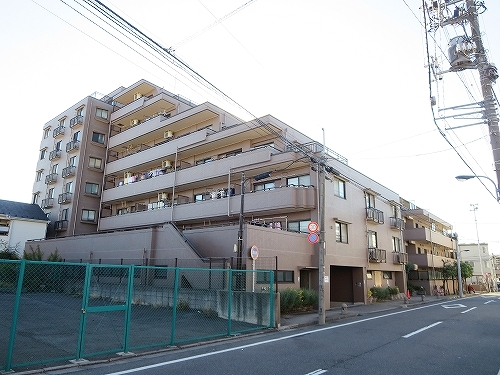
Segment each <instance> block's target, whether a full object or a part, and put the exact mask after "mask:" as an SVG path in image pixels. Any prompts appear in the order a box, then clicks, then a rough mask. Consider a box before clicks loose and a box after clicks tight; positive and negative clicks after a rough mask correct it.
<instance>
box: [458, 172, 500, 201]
mask: <svg viewBox="0 0 500 375" xmlns="http://www.w3.org/2000/svg"><path fill="white" fill-rule="evenodd" d="M455 178H456V179H457V180H458V181H467V180H470V179H471V178H486V179H487V180H489V181H491V183H492V184H493V186H494V187H495V194H496V199H497V202H500V189H499V188H498V187H497V184H496V183H495V181H493V180H492V179H491V178H489V177H488V176H478V175H460V176H456V177H455Z"/></svg>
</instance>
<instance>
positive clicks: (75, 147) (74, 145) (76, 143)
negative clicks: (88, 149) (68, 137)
mask: <svg viewBox="0 0 500 375" xmlns="http://www.w3.org/2000/svg"><path fill="white" fill-rule="evenodd" d="M79 147H80V141H71V142H68V143H66V152H70V151H73V150H78V148H79Z"/></svg>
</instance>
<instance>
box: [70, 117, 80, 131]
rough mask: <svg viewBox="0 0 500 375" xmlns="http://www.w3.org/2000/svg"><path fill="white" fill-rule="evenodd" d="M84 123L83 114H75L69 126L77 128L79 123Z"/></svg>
mask: <svg viewBox="0 0 500 375" xmlns="http://www.w3.org/2000/svg"><path fill="white" fill-rule="evenodd" d="M82 124H83V116H75V117H73V118H72V119H71V120H69V127H70V128H76V127H77V126H79V125H82Z"/></svg>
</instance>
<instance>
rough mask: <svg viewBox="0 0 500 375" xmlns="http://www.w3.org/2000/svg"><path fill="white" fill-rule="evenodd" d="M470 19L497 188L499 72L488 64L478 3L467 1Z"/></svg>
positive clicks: (499, 173)
mask: <svg viewBox="0 0 500 375" xmlns="http://www.w3.org/2000/svg"><path fill="white" fill-rule="evenodd" d="M466 4H467V13H468V19H469V22H470V28H471V33H472V40H473V42H474V44H475V45H476V53H475V55H476V66H477V69H478V71H479V80H480V83H481V90H482V93H483V101H484V117H485V119H486V120H487V121H488V130H489V133H490V142H491V148H492V150H493V162H494V168H495V172H496V175H497V186H499V185H500V132H499V128H498V122H499V119H498V112H497V108H496V104H495V95H494V93H493V88H492V85H493V84H494V83H495V81H496V79H497V78H498V71H497V69H496V67H495V66H494V65H493V64H490V63H489V62H488V57H487V56H486V52H485V50H484V46H483V41H482V39H481V32H480V30H479V21H478V19H477V9H476V2H475V1H474V0H466Z"/></svg>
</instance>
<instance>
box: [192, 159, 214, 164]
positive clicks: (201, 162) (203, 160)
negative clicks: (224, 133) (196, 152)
mask: <svg viewBox="0 0 500 375" xmlns="http://www.w3.org/2000/svg"><path fill="white" fill-rule="evenodd" d="M211 161H212V158H211V157H210V158H205V159H200V160H196V165H201V164H206V163H210V162H211Z"/></svg>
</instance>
